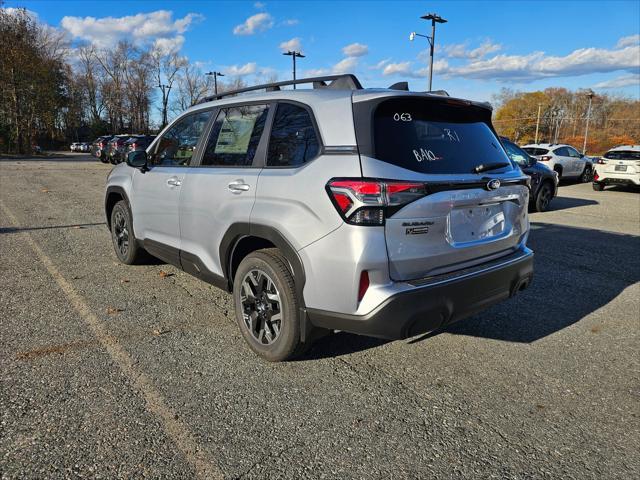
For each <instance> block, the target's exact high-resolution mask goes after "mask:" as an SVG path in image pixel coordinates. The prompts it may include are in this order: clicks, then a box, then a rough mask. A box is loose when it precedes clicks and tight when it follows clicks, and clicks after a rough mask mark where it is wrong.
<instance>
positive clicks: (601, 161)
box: [596, 158, 607, 165]
mask: <svg viewBox="0 0 640 480" xmlns="http://www.w3.org/2000/svg"><path fill="white" fill-rule="evenodd" d="M596 163H598V164H599V165H606V164H607V161H606V160H605V159H604V158H599V159H598V160H597V161H596Z"/></svg>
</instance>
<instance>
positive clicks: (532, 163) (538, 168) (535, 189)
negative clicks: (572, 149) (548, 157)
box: [500, 137, 558, 212]
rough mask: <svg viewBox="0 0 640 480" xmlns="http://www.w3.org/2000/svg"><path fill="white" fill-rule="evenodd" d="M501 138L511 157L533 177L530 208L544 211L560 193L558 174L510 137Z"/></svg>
mask: <svg viewBox="0 0 640 480" xmlns="http://www.w3.org/2000/svg"><path fill="white" fill-rule="evenodd" d="M500 139H501V140H502V144H503V145H504V148H505V150H506V151H507V154H508V155H509V158H510V159H511V160H512V161H514V162H516V163H517V164H518V166H519V167H520V168H521V169H522V171H523V172H524V173H526V174H527V175H529V176H530V177H531V193H530V195H529V206H530V208H531V209H532V210H535V211H537V212H544V211H545V210H547V209H548V208H549V204H550V203H551V200H553V198H554V197H555V196H556V194H557V193H558V174H557V173H556V172H555V171H553V170H551V169H550V168H549V167H547V166H546V165H544V164H542V163H538V160H536V159H535V158H534V157H532V156H531V155H529V154H528V153H527V152H525V151H524V150H523V149H522V148H520V147H519V146H518V145H516V144H515V143H513V142H512V141H511V140H509V139H508V138H505V137H501V138H500Z"/></svg>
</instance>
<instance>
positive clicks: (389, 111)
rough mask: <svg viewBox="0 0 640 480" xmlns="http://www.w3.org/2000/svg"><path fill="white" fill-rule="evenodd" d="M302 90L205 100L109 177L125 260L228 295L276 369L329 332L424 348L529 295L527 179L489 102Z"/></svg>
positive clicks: (270, 89) (332, 80)
mask: <svg viewBox="0 0 640 480" xmlns="http://www.w3.org/2000/svg"><path fill="white" fill-rule="evenodd" d="M292 83H293V82H291V81H289V82H277V83H273V84H269V85H262V86H257V87H250V88H245V89H241V90H237V91H234V92H225V93H224V94H219V95H216V96H214V97H212V98H210V99H207V100H205V101H204V102H202V103H200V104H198V105H195V106H194V107H192V108H190V109H189V110H187V111H186V112H185V113H184V114H182V115H180V116H179V117H178V118H177V119H176V120H175V121H174V122H173V123H171V124H170V125H169V126H167V128H165V129H164V130H163V131H162V132H161V133H160V135H159V136H158V137H157V138H156V139H155V140H154V142H153V143H152V144H151V145H150V146H149V147H148V148H147V150H146V152H145V151H135V152H130V153H129V154H128V156H127V160H126V163H122V164H119V165H118V166H116V167H115V168H114V169H113V170H112V172H111V174H110V175H109V178H108V180H107V189H106V195H105V211H106V216H107V222H108V225H109V228H110V230H111V234H112V240H113V245H114V247H115V252H116V255H117V256H118V258H119V259H120V261H122V262H123V263H126V264H131V263H134V262H136V261H137V260H139V259H140V255H141V253H143V250H146V251H148V252H149V253H151V254H152V255H154V256H156V257H159V258H161V259H163V260H165V261H166V262H169V263H172V264H174V265H176V266H178V267H179V268H181V269H183V270H185V271H186V272H188V273H190V274H192V275H195V276H196V277H198V278H200V279H202V280H204V281H207V282H209V283H212V284H214V285H217V286H219V287H221V288H224V289H225V290H228V291H230V292H232V293H233V297H234V301H235V310H236V320H237V322H238V326H239V328H240V331H241V332H242V335H243V336H244V338H245V340H246V341H247V343H248V344H249V346H250V347H251V348H252V349H253V350H254V351H255V352H256V353H258V354H259V355H261V356H262V357H264V358H266V359H268V360H272V361H276V360H284V359H287V358H291V357H292V356H295V355H297V354H300V353H301V352H302V351H303V350H304V347H305V346H307V345H308V344H309V343H310V342H311V340H312V339H313V338H314V337H315V336H316V335H317V334H319V333H321V332H323V331H329V330H344V331H348V332H354V333H359V334H365V335H371V336H376V337H383V338H394V339H395V338H405V337H408V336H414V335H417V334H420V333H423V332H427V331H430V330H433V329H436V328H439V327H441V326H443V325H447V324H449V323H451V322H454V321H457V320H459V319H461V318H464V317H466V316H469V315H472V314H474V313H476V312H479V311H480V310H483V309H485V308H487V307H488V306H490V305H492V304H494V303H497V302H500V301H502V300H506V299H507V298H509V297H511V296H512V295H515V294H516V293H517V292H519V291H520V290H522V289H524V288H526V287H527V286H528V285H529V282H530V281H531V278H532V275H533V253H532V252H531V250H529V249H528V248H527V246H526V242H527V237H528V235H529V219H528V216H527V207H528V204H529V188H530V181H531V180H530V178H529V177H528V176H527V175H525V174H524V173H523V172H522V171H521V170H520V168H518V166H517V165H516V164H514V163H513V162H511V161H510V160H509V157H508V156H507V153H506V152H505V150H504V148H503V146H502V145H501V143H500V140H499V139H498V137H497V136H496V132H495V130H494V128H493V126H492V125H491V107H490V106H489V105H488V104H484V103H476V102H471V101H468V100H462V99H455V98H449V97H448V96H443V95H436V94H429V93H419V92H409V91H406V88H403V89H398V88H397V86H396V88H395V89H375V90H367V89H363V88H362V87H361V86H360V82H358V80H357V79H356V78H355V77H354V76H352V75H338V76H329V77H321V78H312V79H304V80H297V81H296V82H295V83H296V84H300V83H311V84H313V86H314V88H313V89H298V90H280V87H282V86H284V85H291V84H292ZM258 89H263V90H264V89H266V90H267V92H259V93H256V92H255V90H258ZM250 91H253V93H252V94H250V95H244V96H239V95H236V94H238V93H249V92H250ZM234 95H235V96H234ZM210 100H214V101H210ZM150 301H152V300H150Z"/></svg>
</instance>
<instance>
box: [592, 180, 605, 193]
mask: <svg viewBox="0 0 640 480" xmlns="http://www.w3.org/2000/svg"><path fill="white" fill-rule="evenodd" d="M591 186H592V187H593V189H594V190H595V191H596V192H601V191H603V190H604V183H600V182H593V183H592V184H591Z"/></svg>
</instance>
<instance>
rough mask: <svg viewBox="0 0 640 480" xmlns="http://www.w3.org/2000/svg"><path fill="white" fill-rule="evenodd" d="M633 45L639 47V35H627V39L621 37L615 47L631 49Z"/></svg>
mask: <svg viewBox="0 0 640 480" xmlns="http://www.w3.org/2000/svg"><path fill="white" fill-rule="evenodd" d="M634 45H640V34H636V35H629V36H628V37H622V38H621V39H620V40H618V43H617V44H616V47H618V48H624V47H632V46H634Z"/></svg>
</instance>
